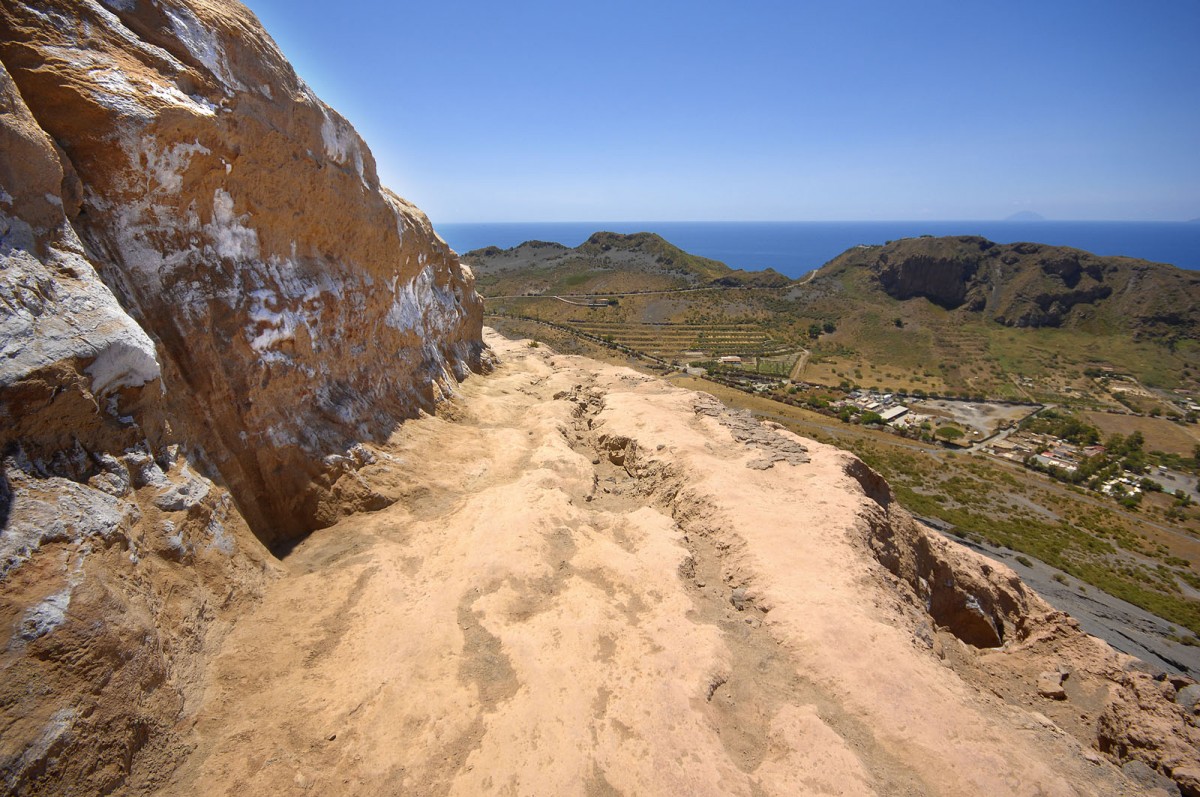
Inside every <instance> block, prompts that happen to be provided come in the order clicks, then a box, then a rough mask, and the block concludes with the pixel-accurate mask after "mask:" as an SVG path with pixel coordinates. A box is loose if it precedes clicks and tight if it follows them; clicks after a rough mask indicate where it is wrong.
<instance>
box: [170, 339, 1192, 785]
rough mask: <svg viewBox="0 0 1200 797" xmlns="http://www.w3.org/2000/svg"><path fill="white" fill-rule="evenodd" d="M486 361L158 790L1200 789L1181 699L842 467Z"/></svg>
mask: <svg viewBox="0 0 1200 797" xmlns="http://www.w3.org/2000/svg"><path fill="white" fill-rule="evenodd" d="M492 345H493V346H494V347H495V349H496V350H497V351H498V352H499V353H500V355H501V357H502V360H503V363H502V365H501V366H500V367H499V368H498V370H497V371H496V372H495V373H494V374H493V375H491V376H489V377H486V378H484V379H481V380H473V381H471V382H468V383H467V384H466V385H465V386H464V388H463V390H462V392H461V394H460V396H459V398H458V399H456V400H455V401H454V402H453V407H452V408H451V409H450V410H449V411H448V412H444V413H442V414H441V415H440V416H439V417H436V418H434V417H430V418H423V419H421V420H419V421H415V422H412V423H409V424H406V425H405V426H404V427H403V428H401V429H400V430H398V431H397V433H396V434H395V435H394V436H393V438H392V439H391V440H390V441H389V442H388V443H387V444H386V445H384V446H381V447H379V448H377V449H376V450H375V463H374V464H372V465H370V466H368V467H366V468H364V469H363V470H362V471H361V476H362V478H363V479H365V480H366V481H368V482H369V483H370V484H371V485H372V486H373V489H375V490H377V491H379V492H380V493H382V494H385V495H388V496H391V497H393V498H395V499H397V500H396V501H395V502H394V503H392V504H391V505H390V506H389V507H388V508H387V509H384V510H382V511H379V512H375V513H372V514H366V515H359V516H354V517H350V518H347V519H345V520H343V521H342V522H341V523H339V524H338V525H337V526H335V527H332V528H330V529H326V530H322V531H319V532H316V533H314V534H313V535H312V536H310V537H309V538H308V539H306V540H305V541H304V542H303V543H301V544H300V545H299V546H298V547H297V548H296V550H295V551H294V553H293V554H292V555H291V556H289V557H288V559H287V560H285V562H284V564H285V566H286V568H287V569H288V574H287V575H286V576H285V577H284V578H282V579H280V580H279V581H278V582H276V583H275V584H273V585H272V587H271V588H270V589H269V591H268V594H267V595H266V597H265V599H264V600H263V603H262V605H261V607H260V608H259V609H258V610H256V611H255V612H254V613H252V614H249V615H248V616H246V617H244V618H242V619H241V620H240V621H239V624H238V627H237V629H236V630H235V631H234V633H233V634H231V635H230V637H229V638H228V640H227V642H226V644H225V645H224V647H223V649H222V651H221V653H220V655H219V656H218V657H217V659H216V662H215V664H214V666H213V667H212V669H211V671H210V677H209V680H208V682H207V685H206V688H205V690H204V695H205V697H204V702H203V704H202V705H200V706H199V708H198V710H197V712H196V715H195V721H194V725H192V731H191V734H190V735H189V737H188V743H189V745H191V746H194V750H195V752H194V753H193V755H192V756H191V757H189V758H188V759H187V761H186V762H185V763H184V765H183V767H182V768H181V769H180V770H179V771H178V773H177V774H176V776H175V777H174V778H173V780H172V781H171V785H170V788H169V789H168V792H169V793H173V794H194V793H202V794H225V793H228V792H229V791H231V790H237V791H239V792H240V793H244V794H247V795H252V794H264V795H265V794H279V793H288V792H290V791H293V790H295V791H299V790H308V791H309V792H320V793H324V794H375V793H380V792H386V793H397V794H429V793H439V794H480V793H493V792H511V793H517V794H564V795H570V794H579V795H584V794H588V795H590V794H679V793H687V794H712V795H717V794H721V795H728V794H744V795H751V794H781V795H782V794H862V795H866V794H880V795H884V794H886V795H935V794H941V795H957V794H967V793H972V794H973V793H994V794H1029V795H1032V794H1042V795H1084V794H1087V795H1117V794H1140V793H1144V787H1143V786H1141V785H1139V784H1138V783H1137V782H1135V781H1131V780H1129V779H1128V778H1127V777H1126V776H1125V775H1123V774H1122V772H1121V771H1120V770H1119V769H1118V768H1117V766H1116V763H1119V762H1123V761H1127V760H1134V761H1141V762H1144V763H1145V764H1146V765H1147V766H1153V767H1156V768H1157V769H1158V770H1159V771H1160V773H1161V772H1164V771H1171V772H1173V773H1174V774H1175V776H1176V778H1177V780H1179V782H1180V783H1181V784H1184V785H1186V786H1187V788H1192V789H1193V792H1191V793H1194V786H1195V785H1200V784H1194V785H1187V784H1189V783H1191V782H1190V781H1188V780H1187V778H1188V777H1189V775H1188V772H1189V771H1192V770H1189V767H1190V766H1194V759H1195V751H1194V749H1193V750H1190V751H1189V745H1194V744H1195V742H1196V741H1198V739H1197V734H1198V733H1200V730H1198V729H1196V728H1195V726H1194V724H1193V725H1189V724H1188V719H1187V717H1186V715H1185V713H1184V711H1183V709H1182V708H1180V707H1178V706H1177V705H1176V704H1175V703H1174V702H1173V701H1172V700H1171V699H1170V695H1168V694H1166V693H1167V692H1168V691H1170V692H1172V693H1173V692H1174V689H1175V686H1174V684H1175V683H1176V681H1171V680H1169V679H1168V680H1161V679H1160V680H1156V679H1155V676H1154V675H1152V674H1149V673H1146V672H1142V671H1141V670H1139V669H1138V666H1137V665H1136V663H1135V662H1134V661H1133V660H1132V659H1130V658H1129V657H1127V656H1123V655H1120V654H1117V653H1114V652H1113V651H1112V650H1111V649H1109V648H1108V646H1107V645H1105V644H1104V643H1103V642H1100V641H1098V640H1095V639H1093V638H1091V637H1087V636H1085V635H1083V634H1081V633H1080V632H1079V631H1078V629H1077V627H1075V626H1074V624H1073V623H1072V622H1071V621H1070V620H1069V619H1068V618H1066V617H1064V616H1063V615H1061V614H1060V613H1057V612H1054V611H1052V610H1051V609H1049V607H1047V606H1046V605H1045V604H1044V603H1043V602H1042V601H1041V600H1040V599H1039V598H1038V597H1037V596H1036V595H1035V594H1033V593H1032V592H1030V591H1029V590H1028V589H1026V588H1025V587H1024V586H1023V585H1022V584H1021V582H1020V581H1019V580H1018V579H1017V578H1016V577H1015V576H1014V575H1013V574H1012V573H1011V572H1010V571H1008V570H1007V569H1006V568H1004V567H1003V566H996V565H992V564H989V563H988V562H987V561H986V560H983V559H981V558H979V557H976V556H975V555H974V554H972V553H971V552H969V551H966V550H964V549H959V548H957V547H955V546H953V545H951V544H950V543H947V542H945V541H944V540H942V539H940V538H939V537H937V536H936V535H932V534H931V533H929V532H926V531H925V530H923V529H922V528H920V527H918V526H917V525H916V524H914V523H913V521H912V519H911V518H910V517H908V515H907V514H906V513H905V512H904V511H903V510H902V509H900V508H899V507H898V506H897V505H896V504H895V502H894V501H892V499H891V496H890V491H889V490H888V487H887V485H886V484H885V483H884V482H883V481H882V480H881V479H879V477H878V476H876V475H875V474H874V473H872V472H871V471H870V470H869V469H867V468H866V467H865V466H863V464H862V463H861V462H859V461H858V460H856V459H854V458H853V457H852V456H850V455H848V454H846V453H844V452H842V451H839V450H837V449H834V448H831V447H828V446H825V445H821V444H819V443H814V442H812V441H807V440H803V439H801V438H798V437H795V436H794V435H792V434H790V433H788V432H786V431H784V430H782V429H780V428H777V427H774V426H772V425H770V424H767V425H763V424H760V423H759V422H758V421H756V420H754V419H753V418H750V417H748V416H746V415H743V414H738V413H731V412H730V411H728V410H726V409H725V408H724V407H723V406H722V405H720V404H719V403H718V402H716V401H715V400H714V399H712V398H711V397H710V396H707V395H705V394H699V393H693V392H690V391H686V390H681V389H678V388H675V387H672V386H670V385H668V384H667V383H665V382H663V381H661V380H657V379H654V378H650V377H646V376H645V375H642V374H639V373H636V372H633V371H630V370H627V369H623V368H617V367H613V366H608V365H603V364H600V363H597V362H595V361H591V360H587V359H583V358H577V357H568V356H564V355H559V354H555V353H554V352H552V351H549V350H548V349H547V348H546V347H544V346H543V347H538V348H531V347H529V346H528V345H526V344H525V343H524V342H509V341H505V340H503V339H499V338H495V339H493V340H492ZM433 451H437V452H439V453H438V455H437V456H438V458H439V459H440V461H441V462H442V463H443V465H444V467H443V468H439V469H436V470H435V469H428V468H418V467H413V463H419V462H425V461H427V460H428V458H429V457H430V456H431V452H433ZM1064 673H1066V674H1068V675H1067V676H1066V677H1065V680H1064V678H1063V677H1062V674H1064ZM1051 675H1053V677H1054V678H1057V680H1055V681H1054V685H1055V687H1056V688H1057V687H1061V688H1062V690H1063V691H1062V694H1061V698H1062V699H1056V698H1058V697H1060V696H1059V695H1057V694H1056V693H1051V692H1049V691H1048V689H1049V687H1048V686H1047V683H1046V682H1047V681H1048V680H1052V678H1051ZM1178 683H1179V685H1180V686H1183V685H1184V684H1185V683H1187V681H1186V679H1184V680H1182V681H1178ZM1039 689H1042V690H1043V693H1039ZM1150 712H1158V713H1157V714H1154V715H1153V716H1152V719H1153V722H1147V720H1146V717H1148V716H1151V714H1150ZM1150 740H1154V741H1152V742H1151V741H1150ZM1102 751H1103V752H1102ZM1106 753H1107V754H1109V755H1111V756H1112V758H1109V757H1107V756H1106V755H1105V754H1106ZM1135 768H1136V767H1135ZM1143 774H1144V773H1143ZM1160 776H1161V775H1160Z"/></svg>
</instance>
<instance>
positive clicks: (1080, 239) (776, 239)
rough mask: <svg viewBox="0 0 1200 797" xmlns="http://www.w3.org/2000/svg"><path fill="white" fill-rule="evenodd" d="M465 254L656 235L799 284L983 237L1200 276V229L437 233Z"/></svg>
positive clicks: (523, 228)
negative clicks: (886, 248)
mask: <svg viewBox="0 0 1200 797" xmlns="http://www.w3.org/2000/svg"><path fill="white" fill-rule="evenodd" d="M436 227H437V231H438V233H439V234H440V235H441V236H442V237H443V238H445V239H446V242H447V243H449V244H450V246H452V247H453V248H454V250H455V251H457V252H459V253H462V252H468V251H470V250H472V249H479V248H481V247H484V246H499V247H502V248H508V247H511V246H516V245H517V244H520V243H524V242H525V241H532V240H537V241H556V242H557V243H560V244H563V245H564V246H578V245H579V244H581V243H583V242H584V241H585V240H587V238H588V236H590V235H591V234H592V233H594V232H596V231H598V230H608V231H611V232H620V233H632V232H655V233H658V234H659V235H661V236H662V237H663V238H666V239H667V240H668V241H670V242H671V243H673V244H675V245H676V246H678V247H679V248H680V249H683V250H685V251H687V252H691V253H692V254H695V255H701V256H703V257H708V258H712V259H713V260H720V261H721V262H723V263H726V264H728V265H730V266H732V267H733V268H744V269H747V270H752V271H755V270H761V269H765V268H773V269H775V270H776V271H779V272H781V273H783V274H786V275H787V276H789V277H799V276H801V275H802V274H805V273H807V272H809V271H811V270H812V269H814V268H818V267H820V266H821V265H823V264H825V263H827V262H829V261H830V260H831V259H833V258H834V257H836V256H837V255H839V254H841V253H842V252H844V251H846V250H847V249H849V248H850V247H852V246H857V245H859V244H882V243H886V242H887V241H890V240H893V239H896V238H912V237H916V236H919V235H939V236H940V235H982V236H983V237H985V238H988V239H990V240H993V241H996V242H997V243H1015V242H1017V241H1034V242H1037V243H1043V244H1054V245H1056V246H1073V247H1075V248H1077V249H1085V250H1087V251H1089V252H1094V253H1096V254H1098V255H1126V256H1128V257H1137V258H1142V259H1144V260H1153V261H1156V262H1160V263H1171V264H1173V265H1176V266H1179V267H1180V268H1187V269H1200V223H1196V222H1135V221H1119V222H1110V221H778V222H776V221H762V222H687V221H654V222H650V221H634V222H611V221H598V222H575V221H571V222H511V223H477V224H468V223H451V224H438V225H436Z"/></svg>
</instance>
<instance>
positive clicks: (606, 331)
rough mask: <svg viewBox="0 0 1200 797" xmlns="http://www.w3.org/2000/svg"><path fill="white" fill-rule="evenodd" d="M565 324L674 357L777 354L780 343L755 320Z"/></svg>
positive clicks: (645, 350) (596, 335) (638, 348)
mask: <svg viewBox="0 0 1200 797" xmlns="http://www.w3.org/2000/svg"><path fill="white" fill-rule="evenodd" d="M567 325H568V326H570V327H572V328H574V329H577V330H579V331H580V332H583V333H585V334H588V335H593V336H595V337H598V338H603V339H606V340H608V339H611V340H612V342H614V343H619V344H621V345H623V346H628V347H629V348H631V349H635V350H637V351H640V352H644V353H646V354H650V355H653V356H655V357H670V358H676V357H679V356H681V355H682V354H683V353H684V352H689V351H691V352H703V354H704V356H705V357H706V358H710V357H723V356H726V355H734V354H736V355H740V356H743V357H746V356H751V357H754V356H767V355H772V354H777V353H778V352H779V350H780V348H781V343H780V342H779V341H776V340H775V339H773V338H772V336H771V335H770V333H768V332H767V331H766V330H765V329H763V328H762V327H761V326H758V325H756V324H645V323H615V322H604V321H583V320H575V319H572V320H571V321H569V322H567Z"/></svg>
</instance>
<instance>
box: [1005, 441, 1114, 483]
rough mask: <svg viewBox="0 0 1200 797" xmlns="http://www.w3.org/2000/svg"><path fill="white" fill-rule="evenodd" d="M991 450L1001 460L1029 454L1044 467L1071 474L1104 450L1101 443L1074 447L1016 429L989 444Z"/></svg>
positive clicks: (1020, 459) (1023, 456)
mask: <svg viewBox="0 0 1200 797" xmlns="http://www.w3.org/2000/svg"><path fill="white" fill-rule="evenodd" d="M990 448H991V453H992V454H994V455H995V456H997V457H1000V458H1001V459H1010V460H1012V461H1013V462H1024V461H1026V460H1027V459H1029V458H1030V457H1033V460H1034V461H1035V462H1037V463H1038V464H1039V465H1041V466H1042V467H1044V468H1050V467H1054V468H1058V469H1059V470H1062V471H1064V472H1066V473H1074V472H1075V471H1076V470H1078V469H1079V464H1080V463H1081V462H1083V460H1085V459H1088V458H1089V457H1094V456H1096V455H1097V454H1103V453H1104V446H1077V445H1074V444H1073V443H1068V442H1066V441H1065V440H1060V439H1059V438H1057V437H1054V436H1053V435H1048V434H1037V433H1034V432H1016V433H1015V434H1012V435H1010V436H1009V437H1008V438H1007V439H1005V440H997V441H995V442H994V443H992V444H991V446H990Z"/></svg>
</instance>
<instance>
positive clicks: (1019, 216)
mask: <svg viewBox="0 0 1200 797" xmlns="http://www.w3.org/2000/svg"><path fill="white" fill-rule="evenodd" d="M1004 220H1005V221H1045V220H1046V217H1045V216H1043V215H1042V214H1041V213H1037V212H1034V211H1032V210H1019V211H1017V212H1016V213H1014V214H1012V215H1011V216H1006V217H1005V218H1004Z"/></svg>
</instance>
